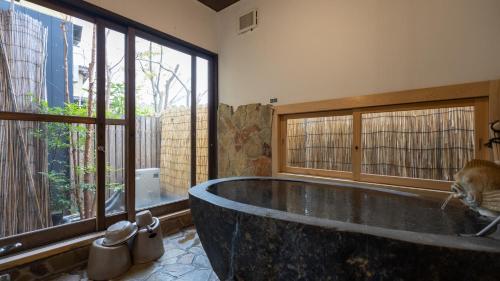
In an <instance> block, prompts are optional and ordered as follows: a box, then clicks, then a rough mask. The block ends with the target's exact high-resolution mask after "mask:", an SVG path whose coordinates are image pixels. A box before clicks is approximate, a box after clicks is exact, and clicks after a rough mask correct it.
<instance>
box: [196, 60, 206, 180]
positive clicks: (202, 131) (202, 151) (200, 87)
mask: <svg viewBox="0 0 500 281" xmlns="http://www.w3.org/2000/svg"><path fill="white" fill-rule="evenodd" d="M196 92H197V93H196V183H202V182H205V181H207V180H208V61H207V60H206V59H202V58H196Z"/></svg>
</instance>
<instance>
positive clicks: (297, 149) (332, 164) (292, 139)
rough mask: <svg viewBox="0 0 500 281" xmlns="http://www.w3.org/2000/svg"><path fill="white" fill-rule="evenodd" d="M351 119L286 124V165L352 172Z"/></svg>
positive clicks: (305, 119) (345, 117) (327, 118)
mask: <svg viewBox="0 0 500 281" xmlns="http://www.w3.org/2000/svg"><path fill="white" fill-rule="evenodd" d="M352 126H353V123H352V115H346V116H328V117H314V118H299V119H288V120H287V165H288V166H291V167H301V168H314V169H326V170H337V171H351V170H352V159H351V154H352V135H353V130H352Z"/></svg>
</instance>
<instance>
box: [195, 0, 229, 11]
mask: <svg viewBox="0 0 500 281" xmlns="http://www.w3.org/2000/svg"><path fill="white" fill-rule="evenodd" d="M198 1H200V2H201V3H203V4H205V5H207V6H208V7H210V8H212V9H213V10H215V11H217V12H218V11H220V10H223V9H225V8H226V7H229V6H231V5H233V4H234V3H236V2H238V1H239V0H198Z"/></svg>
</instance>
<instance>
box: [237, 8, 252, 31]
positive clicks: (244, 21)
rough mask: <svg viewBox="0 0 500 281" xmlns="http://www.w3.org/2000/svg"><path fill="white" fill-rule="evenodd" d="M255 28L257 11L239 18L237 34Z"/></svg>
mask: <svg viewBox="0 0 500 281" xmlns="http://www.w3.org/2000/svg"><path fill="white" fill-rule="evenodd" d="M255 27H257V10H253V11H251V12H248V13H246V14H244V15H242V16H240V21H239V29H238V33H239V34H242V33H245V32H247V31H251V30H253V29H254V28H255Z"/></svg>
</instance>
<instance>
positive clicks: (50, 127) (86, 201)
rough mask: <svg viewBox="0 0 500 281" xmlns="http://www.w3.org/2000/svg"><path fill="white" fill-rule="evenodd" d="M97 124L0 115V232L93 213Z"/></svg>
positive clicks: (0, 234)
mask: <svg viewBox="0 0 500 281" xmlns="http://www.w3.org/2000/svg"><path fill="white" fill-rule="evenodd" d="M95 163H96V162H95V127H94V125H84V124H64V123H45V122H31V121H7V120H0V210H1V212H0V238H1V237H6V236H10V235H14V234H19V233H24V232H28V231H33V230H37V229H43V228H47V227H51V226H55V225H60V224H65V223H70V222H75V221H78V220H81V219H83V218H93V217H95V212H96V208H95V206H96V205H95V178H96V177H95V176H96V174H95V167H96V165H95Z"/></svg>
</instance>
